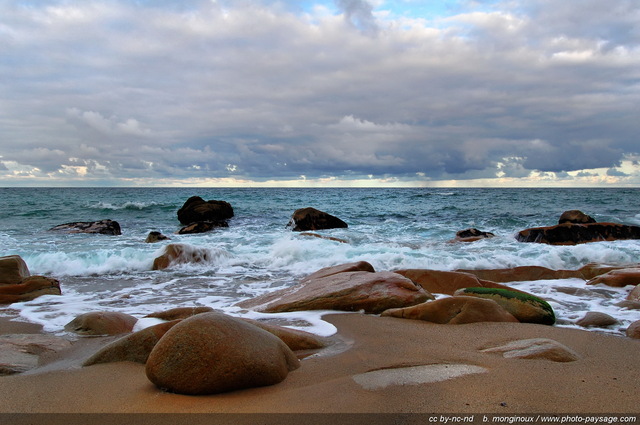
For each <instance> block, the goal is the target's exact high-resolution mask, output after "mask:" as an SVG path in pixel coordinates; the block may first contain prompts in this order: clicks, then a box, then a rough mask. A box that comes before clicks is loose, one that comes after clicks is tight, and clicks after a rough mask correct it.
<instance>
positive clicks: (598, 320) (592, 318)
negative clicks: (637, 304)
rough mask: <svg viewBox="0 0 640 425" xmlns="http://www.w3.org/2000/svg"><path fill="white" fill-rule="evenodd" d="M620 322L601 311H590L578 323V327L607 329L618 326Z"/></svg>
mask: <svg viewBox="0 0 640 425" xmlns="http://www.w3.org/2000/svg"><path fill="white" fill-rule="evenodd" d="M618 323H620V322H618V321H617V320H616V319H615V318H613V317H611V316H609V315H608V314H606V313H601V312H599V311H590V312H588V313H587V314H585V315H584V317H583V318H582V319H580V320H578V321H577V322H576V325H578V326H582V327H583V328H606V327H607V326H612V325H616V324H618Z"/></svg>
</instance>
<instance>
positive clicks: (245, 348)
mask: <svg viewBox="0 0 640 425" xmlns="http://www.w3.org/2000/svg"><path fill="white" fill-rule="evenodd" d="M298 367H299V361H298V359H297V358H296V357H295V355H294V354H293V352H292V351H291V350H290V349H289V347H287V346H286V344H285V343H284V342H282V340H280V339H279V338H277V337H276V336H274V335H272V334H270V333H269V332H267V331H265V330H263V329H260V328H258V327H256V326H254V325H251V324H249V323H247V322H245V321H243V320H240V319H236V318H233V317H230V316H226V315H223V314H220V313H204V314H198V315H196V316H193V317H190V318H189V319H186V320H183V321H182V322H180V323H178V324H177V325H175V326H173V327H172V328H171V329H170V330H169V331H167V333H166V334H165V335H164V336H163V337H162V339H161V340H160V341H158V343H157V344H156V346H155V347H154V348H153V350H152V351H151V354H150V355H149V358H148V360H147V365H146V374H147V377H148V378H149V380H150V381H151V382H153V383H154V384H155V385H156V386H158V387H159V388H162V389H165V390H167V391H170V392H175V393H179V394H193V395H195V394H216V393H222V392H228V391H234V390H239V389H244V388H253V387H261V386H266V385H273V384H276V383H279V382H281V381H282V380H284V379H285V378H286V376H287V374H288V373H289V372H290V371H292V370H294V369H296V368H298Z"/></svg>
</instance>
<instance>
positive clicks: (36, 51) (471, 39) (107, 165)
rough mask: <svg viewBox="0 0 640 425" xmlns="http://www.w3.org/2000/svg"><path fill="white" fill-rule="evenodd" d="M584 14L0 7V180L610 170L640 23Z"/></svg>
mask: <svg viewBox="0 0 640 425" xmlns="http://www.w3.org/2000/svg"><path fill="white" fill-rule="evenodd" d="M294 3H295V5H294ZM586 3H588V5H585V3H584V2H581V1H576V0H568V1H566V2H551V1H545V0H522V1H519V2H504V3H502V2H495V1H494V2H486V3H484V2H460V4H459V5H458V6H457V7H455V8H451V10H455V11H457V13H458V14H457V15H454V16H449V17H445V18H443V19H440V20H437V21H430V20H429V19H419V18H413V19H412V18H406V17H402V18H397V17H394V14H393V11H392V4H390V3H389V4H387V3H384V2H376V3H374V2H367V1H364V0H336V1H335V2H333V1H332V2H328V3H326V4H324V5H323V4H317V5H314V4H311V3H308V2H307V3H304V4H301V3H298V2H268V1H260V2H249V1H219V2H215V1H189V2H181V3H180V6H179V7H178V6H176V3H175V2H151V1H137V2H128V1H109V2H107V1H104V2H103V1H88V2H85V1H64V2H62V1H43V2H32V3H30V4H27V3H25V2H19V1H10V2H4V3H3V4H2V5H0V55H2V57H3V61H2V62H1V63H0V90H1V91H2V96H1V97H0V171H2V173H0V176H3V175H4V176H5V177H6V178H10V177H11V175H12V173H13V175H17V174H18V173H20V174H24V173H26V174H30V175H31V176H32V177H36V178H38V177H42V178H52V177H55V178H62V177H65V178H70V179H71V178H73V176H74V173H75V175H76V176H77V177H79V178H80V177H81V178H83V179H90V178H91V176H92V175H95V176H98V177H99V178H100V179H101V181H104V180H105V176H108V177H110V178H111V181H117V180H118V179H139V178H158V179H165V180H164V181H170V180H171V179H176V180H188V179H204V178H216V177H219V178H225V177H232V178H242V179H247V180H259V181H263V180H268V179H276V180H277V179H291V178H297V177H298V176H300V175H304V176H306V177H307V178H316V177H327V176H334V177H338V178H340V177H345V178H354V177H357V176H368V175H380V176H397V177H399V178H406V179H411V178H413V179H417V180H419V179H421V178H427V179H431V180H438V179H470V178H486V179H491V178H495V177H505V176H506V177H514V178H522V177H526V176H528V175H529V174H530V173H532V172H555V173H558V175H562V176H565V177H566V178H568V177H567V176H568V175H567V174H566V172H573V171H576V172H578V171H580V170H589V169H596V168H601V169H610V168H611V169H614V170H617V168H616V167H619V166H621V164H622V163H621V162H622V161H623V160H624V159H625V158H629V157H630V156H629V155H632V154H638V153H639V152H638V151H639V149H638V142H637V134H639V133H640V131H639V130H640V123H639V121H638V119H637V105H638V104H640V90H639V87H640V73H639V72H638V69H640V44H639V38H640V34H639V33H638V28H640V12H639V9H638V5H637V3H636V2H634V1H623V0H620V1H614V2H611V3H606V4H605V3H603V2H600V1H595V0H588V1H587V2H586ZM467 4H471V5H472V6H473V7H471V8H468V9H466V8H465V5H467ZM294 6H295V7H294ZM587 6H588V7H587ZM605 6H606V7H605ZM336 10H337V14H336V12H335V11H336ZM636 156H637V155H636ZM563 173H564V174H563ZM623 174H629V173H626V172H624V173H623ZM576 175H577V176H584V177H589V176H591V173H590V172H588V171H583V172H581V173H578V174H576ZM611 177H615V176H613V175H611ZM620 177H624V176H621V175H620Z"/></svg>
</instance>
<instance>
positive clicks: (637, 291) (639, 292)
mask: <svg viewBox="0 0 640 425" xmlns="http://www.w3.org/2000/svg"><path fill="white" fill-rule="evenodd" d="M626 299H627V300H629V301H640V285H636V287H635V288H633V289H632V290H631V292H629V295H627V298H626Z"/></svg>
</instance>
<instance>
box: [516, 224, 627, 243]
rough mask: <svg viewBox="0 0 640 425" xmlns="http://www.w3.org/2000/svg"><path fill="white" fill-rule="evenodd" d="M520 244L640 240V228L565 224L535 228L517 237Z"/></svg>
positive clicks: (523, 231)
mask: <svg viewBox="0 0 640 425" xmlns="http://www.w3.org/2000/svg"><path fill="white" fill-rule="evenodd" d="M516 239H517V240H518V241H520V242H537V243H546V244H549V245H576V244H581V243H588V242H602V241H616V240H624V239H640V226H629V225H625V224H618V223H586V224H573V223H564V224H558V225H557V226H551V227H534V228H531V229H525V230H522V231H520V232H519V233H518V234H517V235H516Z"/></svg>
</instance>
